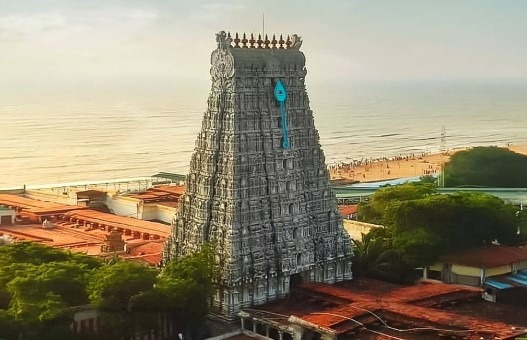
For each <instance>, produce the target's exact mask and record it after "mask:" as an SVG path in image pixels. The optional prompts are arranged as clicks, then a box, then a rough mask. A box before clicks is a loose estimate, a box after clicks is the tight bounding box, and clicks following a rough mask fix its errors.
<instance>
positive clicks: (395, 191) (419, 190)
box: [358, 182, 437, 224]
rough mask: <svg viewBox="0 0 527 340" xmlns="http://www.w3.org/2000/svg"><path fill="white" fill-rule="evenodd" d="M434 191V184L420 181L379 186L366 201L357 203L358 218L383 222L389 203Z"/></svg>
mask: <svg viewBox="0 0 527 340" xmlns="http://www.w3.org/2000/svg"><path fill="white" fill-rule="evenodd" d="M436 193H437V192H436V187H435V185H434V184H430V183H420V182H417V183H405V184H401V185H398V186H387V187H384V188H380V189H379V190H377V191H376V192H375V193H374V194H373V195H372V196H371V197H370V200H369V201H368V202H361V203H359V209H358V219H359V220H360V221H365V222H369V223H374V224H384V223H385V221H384V217H385V216H384V212H385V210H386V208H387V207H388V205H389V204H391V203H393V202H399V201H407V200H415V199H419V198H424V197H427V196H430V195H434V194H436Z"/></svg>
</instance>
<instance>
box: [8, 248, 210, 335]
mask: <svg viewBox="0 0 527 340" xmlns="http://www.w3.org/2000/svg"><path fill="white" fill-rule="evenodd" d="M213 259H214V256H213V253H212V250H211V248H210V247H208V246H205V247H204V248H203V249H202V250H201V251H200V252H197V253H195V254H191V255H189V256H186V257H181V258H179V259H177V260H176V261H173V262H170V263H168V265H167V266H166V268H164V270H163V271H162V272H159V271H158V270H156V269H154V268H151V267H147V266H145V265H142V264H139V263H135V262H123V261H119V260H116V261H112V262H111V263H108V264H106V265H105V264H104V263H103V262H102V261H99V260H98V259H95V258H92V257H88V256H86V255H82V254H74V253H71V252H67V251H63V250H60V249H54V248H50V247H46V246H43V245H39V244H36V243H14V244H11V245H3V246H1V247H0V339H1V338H6V339H14V338H20V339H24V340H25V339H31V340H32V339H73V338H75V339H77V338H82V339H89V338H90V337H92V338H94V339H95V338H96V339H121V338H131V337H132V336H137V335H146V334H150V332H151V330H152V329H155V328H156V327H157V326H158V321H159V318H158V317H159V313H160V312H162V313H168V314H170V317H171V318H172V320H173V325H174V326H176V328H177V330H178V332H182V333H186V334H189V335H191V334H198V331H199V328H200V326H201V325H202V323H203V321H204V318H205V316H206V314H207V313H208V312H209V307H210V299H211V297H212V294H213V291H214V288H213V284H212V279H213V273H214V260H213ZM86 304H92V305H93V306H95V307H96V308H98V310H99V311H100V315H101V324H100V332H99V333H98V334H91V335H90V334H80V335H74V334H72V333H71V331H70V324H71V322H72V319H71V318H72V316H73V315H72V312H71V311H70V307H73V306H80V305H86Z"/></svg>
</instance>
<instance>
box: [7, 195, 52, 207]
mask: <svg viewBox="0 0 527 340" xmlns="http://www.w3.org/2000/svg"><path fill="white" fill-rule="evenodd" d="M0 205H9V206H12V207H17V208H20V209H31V208H43V209H49V208H55V207H59V206H61V204H58V203H53V202H45V201H39V200H34V199H31V198H26V197H22V196H18V195H10V194H0Z"/></svg>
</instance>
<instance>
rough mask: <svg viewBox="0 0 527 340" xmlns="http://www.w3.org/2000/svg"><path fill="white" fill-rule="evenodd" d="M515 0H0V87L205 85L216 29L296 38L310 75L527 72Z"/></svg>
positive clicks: (525, 31) (334, 78) (521, 3)
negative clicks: (263, 20) (293, 35)
mask: <svg viewBox="0 0 527 340" xmlns="http://www.w3.org/2000/svg"><path fill="white" fill-rule="evenodd" d="M525 13H527V1H525V0H501V1H496V0H436V1H432V0H325V1H315V0H287V1H284V0H282V1H277V0H268V1H263V0H261V1H253V0H243V1H242V0H239V1H238V0H234V1H222V2H218V1H205V0H193V1H181V0H90V1H85V0H23V1H20V0H0V90H1V89H3V90H4V91H5V90H11V91H12V90H13V89H21V90H22V89H37V88H47V87H49V88H54V87H56V88H59V89H60V88H64V89H66V88H71V87H79V88H80V87H94V88H97V87H103V88H104V87H120V86H121V87H123V88H126V86H139V87H144V88H152V89H156V88H157V87H162V86H165V85H169V86H170V85H171V84H172V85H173V84H179V86H181V87H184V85H183V84H191V83H207V84H209V82H210V76H209V67H210V53H211V51H212V50H213V49H214V48H215V33H216V32H218V31H220V30H225V31H231V32H236V31H238V32H243V31H245V32H255V33H259V32H261V31H262V16H263V15H265V31H266V33H284V34H292V33H297V34H298V35H300V36H302V38H303V45H302V48H301V50H302V51H304V53H305V54H306V58H307V68H308V77H309V80H310V82H318V83H320V84H329V83H332V82H334V83H344V82H347V81H350V80H352V81H362V80H364V81H392V80H396V81H399V80H419V79H439V80H442V79H494V78H496V79H498V78H519V79H527V63H526V62H525V61H526V60H527V20H525V18H526V17H525V15H526V14H525Z"/></svg>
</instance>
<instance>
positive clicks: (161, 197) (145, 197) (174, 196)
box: [127, 185, 185, 203]
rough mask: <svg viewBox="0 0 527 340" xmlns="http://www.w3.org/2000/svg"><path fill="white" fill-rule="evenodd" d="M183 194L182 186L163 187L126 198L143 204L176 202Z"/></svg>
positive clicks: (183, 188)
mask: <svg viewBox="0 0 527 340" xmlns="http://www.w3.org/2000/svg"><path fill="white" fill-rule="evenodd" d="M184 192H185V187H184V186H182V185H163V186H159V187H154V188H150V189H148V190H146V191H143V192H138V193H134V194H129V195H127V197H133V198H136V199H139V200H142V201H143V202H145V203H150V202H172V201H173V202H178V201H179V198H180V197H181V195H183V193H184Z"/></svg>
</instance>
